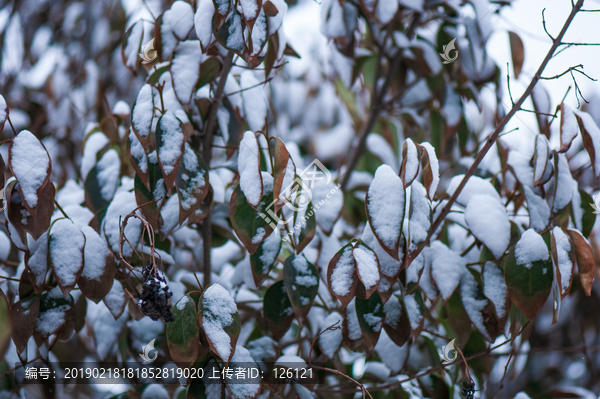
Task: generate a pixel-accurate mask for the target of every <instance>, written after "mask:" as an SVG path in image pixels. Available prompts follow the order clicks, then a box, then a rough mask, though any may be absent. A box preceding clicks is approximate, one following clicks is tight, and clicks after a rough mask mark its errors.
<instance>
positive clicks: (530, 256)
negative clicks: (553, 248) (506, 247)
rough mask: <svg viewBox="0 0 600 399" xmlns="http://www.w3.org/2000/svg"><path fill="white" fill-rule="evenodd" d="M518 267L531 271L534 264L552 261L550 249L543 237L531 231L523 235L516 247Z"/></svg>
mask: <svg viewBox="0 0 600 399" xmlns="http://www.w3.org/2000/svg"><path fill="white" fill-rule="evenodd" d="M515 259H516V261H517V265H520V266H525V267H526V268H527V269H531V267H532V266H533V263H534V262H537V261H546V260H548V259H550V253H549V252H548V247H547V246H546V243H545V242H544V239H543V238H542V236H541V235H539V234H538V233H536V232H535V231H534V230H532V229H529V230H527V231H525V232H524V233H523V235H521V238H520V239H519V241H518V242H517V245H516V246H515Z"/></svg>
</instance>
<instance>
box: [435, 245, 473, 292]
mask: <svg viewBox="0 0 600 399" xmlns="http://www.w3.org/2000/svg"><path fill="white" fill-rule="evenodd" d="M426 251H430V254H429V255H428V256H431V277H432V278H433V280H434V281H435V284H436V285H437V287H438V288H439V290H440V293H441V294H442V298H444V300H445V301H446V300H448V298H450V296H451V295H452V293H453V292H454V290H455V289H456V287H458V283H459V282H460V277H461V275H462V274H463V273H465V272H466V271H467V270H466V261H465V260H464V259H463V258H462V257H461V256H460V255H459V254H457V253H456V252H454V251H452V250H451V249H449V248H448V247H446V246H445V245H444V244H442V243H441V242H440V241H434V242H433V243H432V244H431V246H430V247H429V249H426Z"/></svg>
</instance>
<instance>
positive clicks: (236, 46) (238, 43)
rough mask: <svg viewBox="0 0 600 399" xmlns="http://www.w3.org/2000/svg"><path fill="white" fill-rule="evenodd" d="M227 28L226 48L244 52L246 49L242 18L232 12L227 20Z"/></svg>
mask: <svg viewBox="0 0 600 399" xmlns="http://www.w3.org/2000/svg"><path fill="white" fill-rule="evenodd" d="M225 26H228V27H229V28H228V30H227V33H228V34H229V36H227V42H226V47H227V48H229V49H233V50H237V51H242V50H243V49H244V46H245V44H244V35H243V31H242V17H241V16H240V15H239V14H238V13H235V12H233V10H231V11H230V12H229V15H227V19H226V20H225Z"/></svg>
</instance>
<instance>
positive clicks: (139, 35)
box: [121, 20, 144, 76]
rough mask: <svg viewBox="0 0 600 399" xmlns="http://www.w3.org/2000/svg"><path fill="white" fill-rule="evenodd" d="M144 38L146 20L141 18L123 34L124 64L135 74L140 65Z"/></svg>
mask: <svg viewBox="0 0 600 399" xmlns="http://www.w3.org/2000/svg"><path fill="white" fill-rule="evenodd" d="M143 38H144V21H143V20H139V21H137V22H135V23H134V24H133V25H131V27H130V28H129V29H128V30H127V32H125V35H123V41H122V43H121V58H122V60H123V65H125V67H126V68H127V69H129V71H131V73H132V74H133V76H137V69H138V67H139V65H140V56H139V53H140V49H141V47H142V40H143Z"/></svg>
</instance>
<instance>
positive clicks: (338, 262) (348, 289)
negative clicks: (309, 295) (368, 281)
mask: <svg viewBox="0 0 600 399" xmlns="http://www.w3.org/2000/svg"><path fill="white" fill-rule="evenodd" d="M352 248H353V243H352V242H349V243H348V244H346V245H344V246H343V247H342V248H341V249H340V250H339V251H338V252H337V253H336V254H335V256H334V257H333V258H331V260H330V261H329V266H328V268H327V285H329V289H330V290H331V292H332V293H333V295H334V296H335V297H336V298H337V299H339V300H340V302H342V306H343V307H346V306H347V305H348V303H350V301H351V300H352V299H353V298H354V297H355V296H356V289H357V288H358V282H359V280H358V275H357V274H356V261H355V260H354V256H353V255H352Z"/></svg>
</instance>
